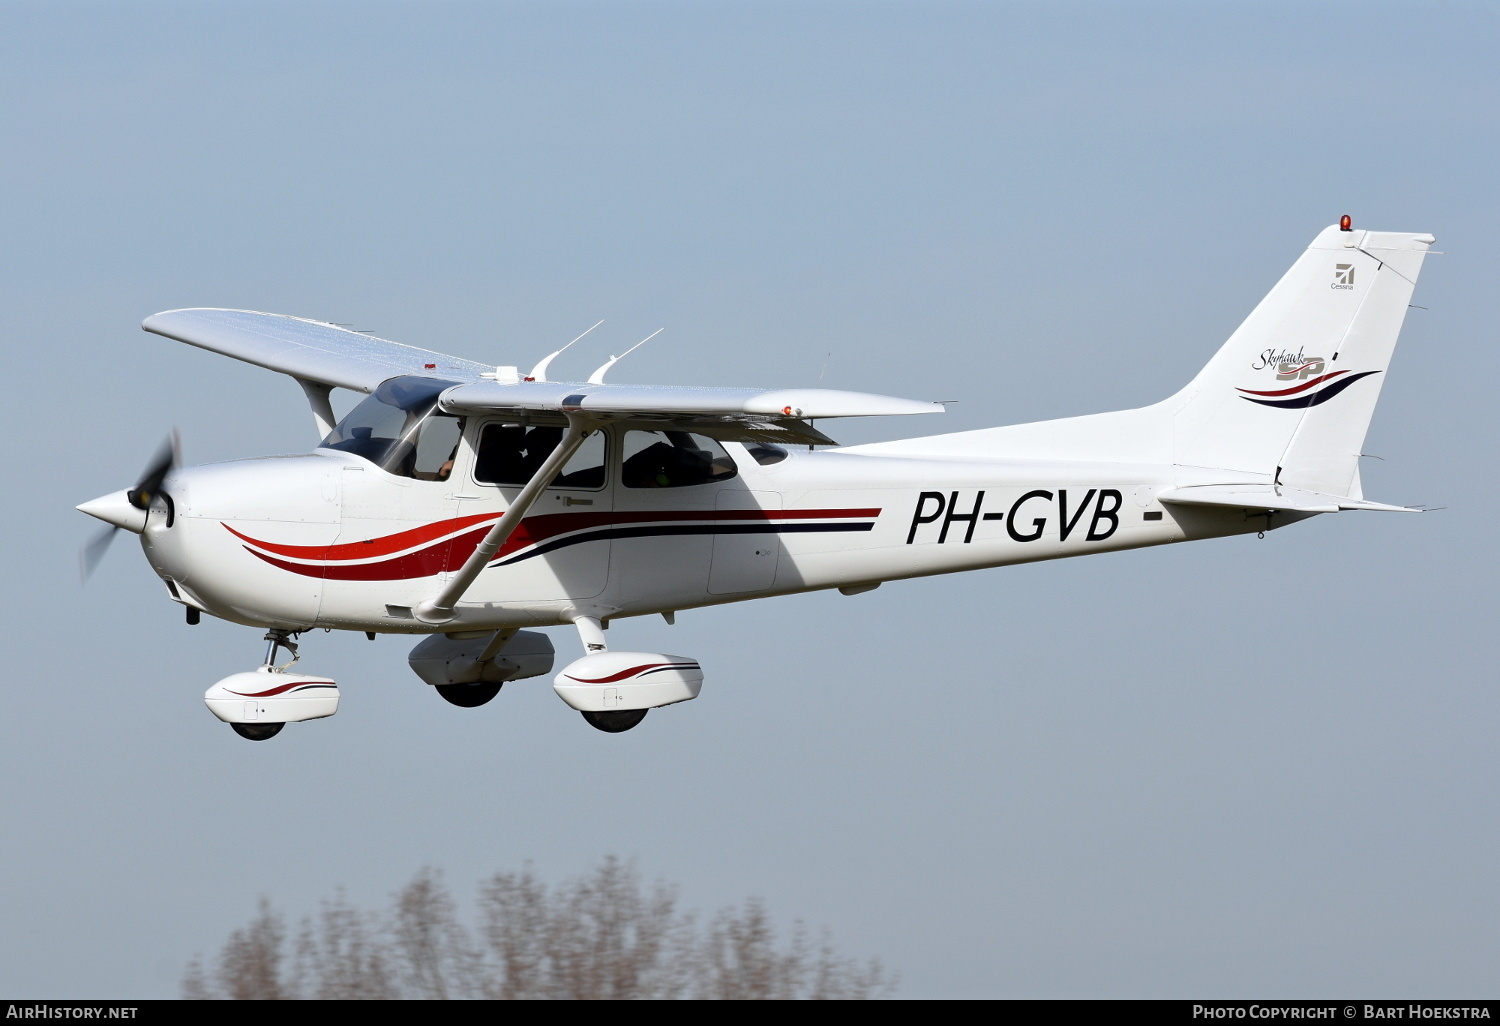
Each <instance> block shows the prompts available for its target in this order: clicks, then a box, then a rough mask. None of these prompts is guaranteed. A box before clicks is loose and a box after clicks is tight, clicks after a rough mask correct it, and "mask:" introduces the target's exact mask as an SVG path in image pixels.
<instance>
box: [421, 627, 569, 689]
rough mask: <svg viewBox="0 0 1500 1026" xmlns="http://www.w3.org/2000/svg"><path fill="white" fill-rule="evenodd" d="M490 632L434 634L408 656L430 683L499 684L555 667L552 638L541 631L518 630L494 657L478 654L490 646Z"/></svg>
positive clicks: (544, 671) (491, 637) (424, 678)
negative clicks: (459, 635) (454, 635)
mask: <svg viewBox="0 0 1500 1026" xmlns="http://www.w3.org/2000/svg"><path fill="white" fill-rule="evenodd" d="M493 637H494V635H493V634H492V633H490V632H485V633H484V634H482V635H480V636H477V637H471V638H450V637H448V636H447V635H446V634H434V635H431V636H430V637H428V638H425V639H423V641H422V643H421V644H419V645H417V647H416V648H414V649H412V650H411V654H410V655H409V656H407V657H406V661H407V663H408V664H409V665H410V666H411V668H412V670H413V672H415V673H416V675H417V676H418V677H421V678H422V679H423V680H425V681H426V682H427V683H429V684H435V685H441V684H500V683H503V682H505V681H508V680H521V679H523V678H526V677H540V676H541V675H542V674H544V673H549V672H551V670H552V660H553V655H554V652H553V649H552V639H551V638H549V637H547V635H545V634H543V633H541V632H540V631H517V632H516V633H515V635H514V636H512V637H511V639H510V640H509V641H507V642H506V643H505V647H504V648H502V649H501V650H500V651H499V653H498V654H496V655H495V657H494V658H493V659H490V660H488V661H486V662H483V663H481V662H480V661H479V657H480V656H482V655H483V654H484V650H485V649H486V648H487V647H489V643H490V641H491V640H492V639H493Z"/></svg>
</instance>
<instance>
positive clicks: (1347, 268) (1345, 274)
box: [1328, 264, 1354, 289]
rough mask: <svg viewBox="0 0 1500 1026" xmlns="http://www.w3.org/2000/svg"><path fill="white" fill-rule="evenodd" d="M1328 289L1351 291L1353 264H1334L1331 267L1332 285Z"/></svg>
mask: <svg viewBox="0 0 1500 1026" xmlns="http://www.w3.org/2000/svg"><path fill="white" fill-rule="evenodd" d="M1328 287H1329V288H1331V289H1352V288H1354V265H1353V264H1334V265H1333V284H1332V285H1330V286H1328Z"/></svg>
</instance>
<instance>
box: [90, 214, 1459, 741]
mask: <svg viewBox="0 0 1500 1026" xmlns="http://www.w3.org/2000/svg"><path fill="white" fill-rule="evenodd" d="M1433 241H1434V240H1433V238H1432V236H1430V235H1413V234H1400V233H1395V232H1367V231H1354V230H1352V229H1351V227H1350V224H1349V220H1348V218H1347V217H1346V218H1345V219H1344V220H1343V222H1342V223H1341V224H1340V225H1338V226H1334V227H1330V228H1329V229H1327V230H1326V231H1324V232H1322V233H1321V234H1320V235H1319V236H1318V237H1317V238H1316V239H1314V240H1313V243H1312V245H1311V246H1310V247H1309V248H1308V249H1307V251H1306V252H1305V253H1304V254H1303V255H1302V256H1301V258H1300V259H1298V260H1297V262H1296V263H1295V264H1294V265H1293V266H1292V268H1291V270H1290V271H1288V272H1287V273H1286V275H1285V276H1284V277H1283V278H1282V279H1281V281H1279V282H1278V283H1277V284H1276V286H1275V288H1273V289H1272V290H1271V292H1270V294H1269V295H1268V296H1267V297H1266V298H1265V299H1264V300H1263V301H1262V302H1261V303H1260V305H1258V306H1257V307H1256V308H1255V310H1254V311H1253V312H1252V313H1251V314H1250V316H1249V318H1248V319H1246V321H1245V322H1244V324H1242V325H1241V326H1240V328H1239V330H1237V331H1236V332H1235V333H1234V334H1233V335H1232V336H1231V337H1230V339H1229V341H1228V342H1226V343H1225V344H1224V346H1223V348H1221V349H1220V350H1219V352H1218V353H1217V354H1216V355H1215V356H1214V357H1213V359H1211V360H1210V361H1209V362H1208V365H1207V366H1205V367H1204V368H1203V370H1202V371H1200V372H1199V374H1198V376H1197V377H1195V378H1194V379H1193V380H1192V381H1191V382H1189V383H1188V384H1187V386H1186V387H1185V388H1183V389H1182V390H1181V391H1180V392H1178V393H1177V394H1175V395H1173V396H1172V397H1171V398H1169V399H1166V400H1164V401H1162V402H1159V403H1157V404H1156V405H1154V406H1147V407H1144V408H1142V409H1136V410H1124V411H1121V412H1117V413H1102V414H1095V415H1093V416H1087V417H1074V418H1070V419H1066V420H1054V421H1046V422H1042V423H1036V424H1020V425H1015V426H1011V427H997V428H987V429H984V430H979V431H964V432H960V433H957V434H946V435H933V436H929V437H924V438H912V439H906V440H903V441H896V442H882V443H879V444H874V445H859V446H853V447H849V448H832V449H825V450H821V451H818V450H814V449H813V448H812V446H815V445H819V444H822V445H832V444H833V443H832V440H831V439H829V438H827V437H826V436H825V435H823V434H822V433H821V432H820V431H819V430H817V429H816V428H815V427H813V426H812V422H813V421H815V420H825V419H830V418H835V417H868V416H882V415H890V414H908V413H913V414H914V413H938V412H940V411H941V407H940V406H938V405H936V404H933V403H926V402H916V401H912V400H907V399H893V398H888V397H885V396H878V395H865V394H860V393H854V392H837V391H828V390H823V389H783V390H766V389H751V388H666V387H652V386H638V385H613V384H605V383H604V371H606V370H607V369H608V368H609V366H610V364H606V365H605V366H604V367H603V368H601V369H600V370H599V371H596V372H595V373H594V375H593V376H592V377H591V378H590V379H589V380H588V381H586V382H576V381H569V382H555V381H552V380H550V379H549V378H548V377H547V368H548V366H549V364H550V363H551V360H552V357H551V356H549V357H548V358H547V359H544V360H543V361H542V362H541V363H540V364H538V365H537V366H536V367H535V368H534V369H533V370H532V371H531V372H530V373H529V374H521V373H519V372H518V370H517V369H516V368H515V367H493V366H483V365H480V364H477V363H471V362H468V361H465V360H459V359H455V358H453V357H450V356H443V355H441V354H439V353H434V352H428V351H426V350H422V349H415V348H412V347H410V346H404V345H399V344H397V343H394V342H386V341H382V340H380V339H376V338H371V337H368V336H367V335H364V334H360V333H356V332H352V331H346V330H344V329H343V328H340V327H337V326H335V325H331V324H325V323H321V322H317V321H310V320H303V319H301V318H296V317H286V316H281V315H277V314H268V313H256V312H252V311H246V310H219V309H194V310H170V311H167V312H166V313H159V314H156V315H155V316H153V317H149V318H147V319H146V322H145V324H144V327H145V329H146V330H147V331H152V332H156V333H157V334H159V335H165V336H167V337H168V338H173V339H177V340H179V341H182V342H186V343H188V344H190V345H195V346H199V347H201V348H204V349H210V350H213V351H214V352H217V353H222V354H224V355H226V356H232V357H235V358H236V359H239V360H245V361H247V362H249V363H253V364H257V365H259V366H261V367H266V368H269V369H271V370H275V371H280V372H282V373H284V374H288V375H290V376H291V377H293V378H295V379H296V380H297V382H298V383H299V384H300V385H301V386H302V388H303V390H304V392H305V393H306V395H307V398H308V401H309V402H310V403H311V405H312V412H313V417H314V419H315V420H316V421H317V426H318V432H319V434H320V436H321V437H322V443H321V444H320V445H319V446H318V447H317V448H316V449H314V450H313V451H312V452H310V453H307V454H305V455H298V456H278V457H270V458H263V459H251V460H240V461H235V462H230V463H219V464H213V465H209V466H201V467H191V468H181V467H178V466H177V460H176V458H175V456H174V455H173V450H172V449H171V448H169V449H167V450H165V451H164V453H163V455H162V456H161V457H160V458H159V459H158V460H157V461H156V463H155V464H154V465H153V466H152V467H151V468H150V469H149V470H148V471H147V473H146V474H145V476H144V477H143V479H142V480H141V481H140V482H139V483H138V484H137V486H136V487H134V488H132V489H129V490H128V491H120V492H116V493H114V494H112V495H106V496H104V497H102V498H99V499H95V500H93V501H92V502H87V503H84V504H83V505H82V506H80V507H78V508H79V509H80V510H82V511H83V512H85V513H88V514H90V515H91V516H94V517H97V518H99V519H100V520H104V521H106V522H108V523H109V524H112V525H114V526H115V528H123V529H124V530H127V531H133V532H135V533H136V534H139V535H140V536H141V544H142V547H143V548H144V549H145V551H146V557H147V558H148V559H149V560H150V562H151V566H152V568H153V569H154V570H155V571H156V572H157V574H159V575H160V576H161V578H162V580H163V581H164V582H165V583H166V586H167V591H168V592H169V593H170V594H171V596H172V598H173V599H174V600H175V601H177V602H180V603H182V604H183V605H184V606H185V607H186V611H187V618H188V622H190V623H196V622H197V620H198V618H199V615H200V614H201V613H205V612H206V613H209V614H211V615H213V616H217V617H221V618H223V619H225V620H231V621H234V622H236V623H242V624H247V625H250V626H254V627H257V628H263V629H267V630H268V633H267V635H266V640H267V641H268V643H269V644H268V648H267V653H266V659H265V664H264V665H263V666H261V667H260V669H258V670H255V671H250V672H245V673H238V674H234V675H233V676H230V677H228V678H226V679H224V680H222V681H220V682H219V683H217V684H215V685H214V686H213V687H212V688H210V689H209V690H208V693H207V694H206V695H205V701H206V702H207V704H208V707H209V709H210V710H212V712H213V713H214V715H215V716H217V717H218V718H219V719H221V720H224V721H226V722H228V723H230V724H231V725H232V726H233V727H234V729H235V730H236V731H238V732H239V733H240V734H241V735H243V736H244V737H247V738H251V739H256V740H259V739H263V738H267V737H270V736H272V735H273V734H275V733H276V732H277V731H279V730H280V729H281V727H282V725H283V724H285V723H287V722H289V721H295V720H308V719H316V718H319V717H323V716H330V715H332V714H333V713H334V711H335V710H336V709H337V707H338V688H337V687H336V686H335V684H334V682H333V681H331V680H329V679H328V678H326V677H320V676H315V675H309V674H302V673H293V672H289V667H290V666H291V665H292V663H294V662H295V661H296V653H297V649H296V644H295V639H296V637H297V636H298V635H300V634H301V633H302V632H304V631H308V630H311V629H313V628H315V627H324V628H332V629H336V630H354V631H365V632H367V633H368V634H369V635H370V636H371V637H373V636H374V635H375V634H376V633H405V634H421V635H425V636H426V637H425V638H424V639H423V640H422V641H421V642H420V643H419V644H418V645H417V646H416V647H415V648H414V649H413V650H412V652H411V655H410V660H409V661H410V663H411V666H412V668H413V669H414V670H415V671H416V673H417V675H418V676H420V677H421V678H422V679H423V680H425V681H426V682H427V683H429V684H432V685H435V687H436V690H437V692H438V693H439V694H440V695H442V696H443V697H444V698H445V699H447V700H448V701H450V702H452V703H454V704H456V705H460V706H477V705H481V704H483V703H484V702H486V701H488V700H489V699H491V698H493V697H494V695H495V694H496V693H497V692H498V691H499V689H500V686H501V684H502V683H503V682H504V681H507V680H515V679H518V678H522V677H533V676H537V675H540V674H544V673H548V672H550V671H551V669H552V660H553V650H552V644H551V641H550V640H549V639H548V638H547V636H546V635H544V634H541V633H538V632H536V631H534V630H526V629H524V628H531V627H537V626H547V625H561V624H573V625H575V626H576V627H577V630H578V633H579V635H580V638H581V640H582V645H583V652H584V654H583V656H582V657H581V658H579V659H577V660H575V661H573V662H571V663H569V665H568V666H566V667H565V668H564V669H563V670H562V672H561V673H559V674H558V675H557V676H556V678H555V682H554V684H553V687H554V688H555V689H556V691H557V694H558V695H559V696H560V697H561V698H562V699H563V701H564V702H566V703H567V704H568V705H570V706H572V707H573V708H574V709H577V710H579V711H580V712H582V713H583V715H584V717H585V718H586V719H587V720H588V722H589V723H591V724H593V725H594V726H595V727H598V728H599V729H601V730H606V731H611V732H615V731H621V730H627V729H629V728H630V727H633V726H634V725H635V724H637V723H638V722H640V720H641V718H642V717H644V716H645V714H646V711H647V710H648V709H651V708H655V707H656V706H662V705H669V704H672V703H674V702H682V701H686V700H688V699H691V698H694V697H696V696H697V695H698V691H699V688H700V686H701V684H702V680H703V674H702V671H701V669H700V668H699V665H698V663H697V662H696V661H695V660H693V659H690V658H688V657H686V656H679V655H668V654H665V653H659V652H621V651H611V650H610V649H609V647H608V645H607V644H606V641H605V634H604V630H603V628H604V627H606V626H608V624H609V622H610V621H611V620H612V619H616V618H619V617H627V616H641V615H644V614H652V613H660V614H662V615H663V616H665V617H666V618H667V619H668V620H669V621H670V620H671V619H672V617H673V615H674V614H675V612H676V611H677V610H680V609H688V608H691V607H694V606H703V605H708V604H711V603H718V602H738V601H742V600H745V599H751V598H762V597H766V596H770V595H785V594H790V593H793V592H800V591H809V590H813V589H818V588H838V589H839V590H840V591H842V592H844V593H846V594H855V593H857V592H861V591H865V590H868V589H871V588H874V587H876V586H878V585H879V584H880V583H882V582H884V581H891V580H897V579H900V578H904V577H918V576H922V575H924V574H941V573H950V572H953V571H957V570H972V569H977V568H980V567H995V566H1003V565H1006V564H1009V563H1020V562H1027V561H1033V560H1042V559H1056V558H1059V557H1063V556H1081V555H1085V554H1088V553H1094V552H1108V551H1112V550H1116V549H1127V548H1135V547H1138V546H1144V545H1161V544H1165V543H1167V542H1177V541H1189V540H1194V539H1199V538H1214V537H1222V536H1225V535H1234V534H1244V533H1247V532H1260V531H1266V530H1270V529H1273V528H1276V527H1280V526H1282V525H1284V524H1289V523H1293V522H1295V521H1298V520H1302V519H1305V518H1307V517H1310V516H1314V515H1316V514H1318V513H1334V512H1338V511H1339V510H1358V509H1366V510H1400V509H1403V507H1399V506H1387V505H1383V504H1380V503H1375V502H1367V501H1365V499H1364V498H1363V496H1362V495H1361V490H1360V482H1359V469H1358V457H1359V452H1360V447H1361V445H1362V443H1363V441H1364V437H1365V430H1366V428H1367V426H1368V425H1369V422H1370V416H1371V413H1372V412H1373V411H1374V409H1375V401H1376V399H1377V397H1378V396H1379V394H1380V386H1381V383H1382V381H1383V380H1384V376H1385V375H1384V372H1385V370H1386V367H1387V366H1388V365H1389V363H1390V359H1391V352H1392V349H1393V348H1394V347H1395V344H1396V336H1397V335H1398V333H1399V332H1400V329H1401V323H1402V320H1403V319H1404V317H1405V314H1406V309H1407V305H1408V302H1409V301H1410V299H1411V295H1412V289H1413V287H1414V285H1415V282H1416V280H1417V272H1418V271H1419V269H1420V268H1421V266H1422V259H1423V257H1424V256H1425V255H1426V253H1427V251H1428V247H1429V246H1430V245H1431V244H1432V242H1433ZM575 341H576V340H575ZM570 344H571V343H570ZM555 355H557V354H555V353H554V354H553V356H555ZM613 362H614V360H613V359H612V360H611V361H610V363H613ZM335 387H339V388H348V389H353V390H355V391H358V392H363V393H367V394H368V398H366V399H365V400H364V401H362V402H361V403H360V404H359V405H358V406H356V407H355V408H354V409H353V411H352V412H351V413H350V414H349V415H348V416H347V417H345V418H344V419H343V420H342V421H339V422H338V423H334V417H333V413H332V408H331V406H330V404H329V401H328V395H329V391H330V390H331V389H332V388H335ZM794 446H795V447H794ZM804 446H805V447H806V448H803V447H804ZM113 533H114V532H113V531H111V532H109V536H112V535H113ZM104 540H105V539H101V542H103V541H104ZM102 548H103V545H102V544H99V543H96V544H95V545H94V546H92V549H93V551H94V555H95V558H97V554H98V553H99V552H102ZM280 649H286V650H287V651H288V652H289V653H291V655H292V657H293V658H292V660H291V662H288V663H286V664H285V665H283V666H278V665H276V662H277V653H278V651H279V650H280Z"/></svg>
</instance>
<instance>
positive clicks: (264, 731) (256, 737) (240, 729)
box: [230, 723, 286, 741]
mask: <svg viewBox="0 0 1500 1026" xmlns="http://www.w3.org/2000/svg"><path fill="white" fill-rule="evenodd" d="M230 726H231V727H233V728H234V732H235V733H236V734H238V735H239V736H240V737H242V738H245V739H247V740H250V741H269V740H271V738H273V737H275V736H276V735H277V734H280V733H281V728H282V727H284V726H286V724H285V723H231V724H230Z"/></svg>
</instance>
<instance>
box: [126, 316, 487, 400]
mask: <svg viewBox="0 0 1500 1026" xmlns="http://www.w3.org/2000/svg"><path fill="white" fill-rule="evenodd" d="M141 327H142V328H145V329H146V330H147V331H152V332H155V333H156V334H158V335H165V336H166V337H167V338H170V339H176V340H177V341H178V342H186V343H187V344H188V345H190V346H197V347H198V348H199V349H207V350H208V351H209V352H213V353H220V354H222V355H224V356H232V357H234V358H235V359H236V360H244V361H245V362H246V363H253V364H255V365H256V366H257V367H265V368H266V369H267V370H273V371H280V372H281V373H283V374H290V375H291V376H292V377H294V378H298V379H300V380H303V381H314V382H317V383H318V384H320V385H332V386H334V387H335V388H348V389H352V390H353V391H355V392H373V391H375V389H376V387H377V386H379V384H380V383H381V382H382V381H385V380H386V379H387V378H393V377H395V376H396V375H398V374H424V375H426V376H428V377H442V378H458V379H460V380H464V381H478V380H479V376H480V375H481V374H483V373H484V372H485V371H491V372H493V371H494V369H495V368H494V367H490V366H486V365H484V364H480V363H474V362H472V361H470V360H460V359H457V358H456V357H452V356H444V355H443V354H442V353H434V352H432V351H431V350H428V349H418V348H417V347H415V346H406V345H402V344H401V343H400V342H387V341H386V340H385V339H383V338H374V337H372V336H370V335H366V334H364V333H362V332H358V331H350V330H349V329H348V328H341V327H339V326H338V325H337V324H328V323H326V322H324V321H311V320H308V319H307V318H305V317H289V316H287V315H286V314H273V313H260V312H259V311H256V310H219V309H214V308H207V307H205V308H199V309H195V310H167V311H165V312H163V313H159V314H152V315H151V316H150V317H147V318H146V319H145V321H143V322H142V323H141Z"/></svg>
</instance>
